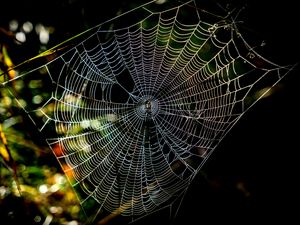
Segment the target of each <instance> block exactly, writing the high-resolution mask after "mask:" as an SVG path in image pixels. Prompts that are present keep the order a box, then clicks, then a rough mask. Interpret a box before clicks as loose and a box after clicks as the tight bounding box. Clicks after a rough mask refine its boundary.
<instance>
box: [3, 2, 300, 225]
mask: <svg viewBox="0 0 300 225" xmlns="http://www.w3.org/2000/svg"><path fill="white" fill-rule="evenodd" d="M142 2H146V1H117V0H110V1H92V0H85V1H83V0H61V1H60V0H52V1H50V0H47V1H45V0H40V1H37V0H36V1H34V0H29V1H21V0H19V1H18V0H10V1H2V2H1V3H0V8H1V14H0V26H1V27H5V26H7V24H8V21H10V20H11V19H17V20H19V21H27V20H29V21H32V22H34V23H38V22H41V23H43V24H45V25H49V26H53V27H55V29H56V30H55V34H53V36H52V37H51V38H50V43H49V47H51V45H52V46H54V45H55V44H57V43H59V42H61V41H63V40H65V39H66V38H68V37H71V36H72V35H75V34H77V33H79V32H82V31H84V30H85V29H86V28H88V27H91V26H93V25H96V24H98V23H100V22H103V21H105V20H106V19H108V18H112V17H114V16H115V15H116V13H117V12H118V10H120V9H121V10H125V9H130V8H132V7H134V6H135V5H137V4H139V3H142ZM200 2H201V1H200ZM211 2H212V3H215V2H214V1H211ZM218 4H221V5H224V6H225V5H228V4H229V5H230V7H232V8H234V7H236V8H240V7H244V9H243V10H242V11H241V12H240V19H241V20H242V21H243V26H244V27H245V30H248V31H250V32H252V33H254V34H255V36H256V37H257V38H258V40H259V39H261V40H263V41H265V42H266V46H265V47H264V49H263V53H264V54H265V56H266V58H268V59H271V60H273V61H275V62H277V63H279V64H293V63H296V62H298V61H299V60H300V57H299V50H300V48H299V47H300V36H299V34H298V33H299V31H298V30H299V28H300V26H299V24H298V21H300V20H299V7H298V6H297V1H293V0H285V1H276V2H274V1H267V0H260V1H259V0H248V1H246V0H242V1H237V0H236V1H233V0H231V1H230V0H226V1H225V0H223V1H222V0H221V1H218ZM249 41H250V42H251V41H252V40H249ZM37 52H38V46H37V45H36V43H35V41H34V40H32V43H30V42H28V43H26V45H25V44H24V46H22V47H18V48H17V49H16V51H15V52H14V56H13V57H14V59H15V61H20V62H21V61H22V60H25V59H27V58H30V57H32V56H34V55H35V54H37ZM299 80H300V79H299V68H298V67H296V68H295V70H294V71H291V72H290V73H289V74H288V75H287V76H286V77H285V78H284V79H283V80H281V82H280V83H279V84H278V85H277V86H276V87H275V88H274V91H273V94H272V95H271V96H269V97H267V98H263V99H261V100H260V101H259V102H258V103H256V105H255V106H254V107H252V108H251V109H250V110H249V111H248V112H247V113H246V114H245V115H244V116H243V117H242V119H241V120H240V121H239V122H238V123H237V124H236V126H235V127H233V129H232V130H231V132H229V134H228V135H227V136H226V137H225V139H224V140H223V142H222V143H221V144H220V145H219V146H218V148H217V149H216V151H215V152H214V153H213V154H212V156H211V157H210V159H209V160H208V161H207V162H206V164H205V165H204V167H203V168H202V172H200V173H199V174H198V175H197V177H196V178H195V180H194V182H193V183H192V184H191V186H190V189H189V190H188V192H187V194H186V196H185V198H184V200H183V203H182V205H181V207H180V209H179V213H178V216H177V217H176V218H175V220H174V222H173V224H175V225H177V224H178V225H179V224H183V223H186V224H195V225H196V224H197V225H198V224H218V223H222V224H258V223H260V224H272V223H274V222H279V223H281V224H297V223H299V217H298V215H297V214H298V211H299V207H298V204H299V200H300V198H299V190H300V189H299V185H298V184H297V183H298V181H299V171H300V163H299V158H298V152H299V151H300V148H299V139H300V138H299V131H298V128H299V115H300V114H299V112H300V110H299V103H300V102H299V97H300V95H299V91H300V89H299ZM165 214H166V215H167V214H168V213H167V212H166V213H165ZM168 223H169V222H168V218H167V216H165V215H164V213H163V212H161V214H154V215H153V216H150V217H147V218H145V220H141V221H140V222H138V223H137V224H168Z"/></svg>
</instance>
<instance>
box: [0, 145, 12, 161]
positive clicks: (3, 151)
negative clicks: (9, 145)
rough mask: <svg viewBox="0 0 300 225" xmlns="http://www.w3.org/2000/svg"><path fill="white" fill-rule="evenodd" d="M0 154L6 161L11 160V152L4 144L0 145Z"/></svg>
mask: <svg viewBox="0 0 300 225" xmlns="http://www.w3.org/2000/svg"><path fill="white" fill-rule="evenodd" d="M0 155H1V156H2V158H3V159H4V160H5V161H6V162H9V160H10V158H9V154H8V152H7V150H6V148H5V147H3V146H0Z"/></svg>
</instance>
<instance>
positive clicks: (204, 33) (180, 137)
mask: <svg viewBox="0 0 300 225" xmlns="http://www.w3.org/2000/svg"><path fill="white" fill-rule="evenodd" d="M155 2H156V1H152V2H150V3H146V4H144V5H142V6H140V7H137V8H135V9H134V10H131V11H129V12H128V13H125V14H122V15H121V16H117V17H115V18H113V19H111V20H109V21H107V22H104V23H101V24H100V25H98V26H96V27H93V28H91V29H89V30H87V31H86V32H83V33H81V34H79V35H77V36H76V37H74V38H72V39H70V40H67V41H66V42H64V43H62V44H60V45H59V46H56V47H54V48H52V49H50V50H48V51H46V52H44V53H42V54H41V55H39V56H37V57H35V58H33V59H31V60H30V61H28V62H26V63H25V64H23V65H21V66H19V67H18V68H16V69H18V71H19V73H18V75H17V76H16V77H15V78H13V79H8V80H6V81H5V82H3V84H2V85H3V86H5V87H7V88H9V89H10V91H11V92H12V94H13V95H15V96H16V97H17V101H18V102H19V104H20V105H21V106H22V108H23V109H24V110H25V112H26V113H27V114H28V115H29V116H30V118H31V119H32V121H33V122H34V123H35V125H36V126H37V127H38V128H39V130H40V131H41V132H42V133H43V134H44V135H45V137H46V139H47V143H48V144H49V146H50V148H51V149H52V150H53V153H54V155H55V157H56V158H57V160H58V161H59V163H60V165H61V167H62V169H63V170H64V172H65V174H66V176H67V177H68V178H69V181H70V184H71V185H72V186H73V187H74V189H75V191H76V193H77V195H78V199H79V201H80V204H81V205H82V207H83V209H84V211H85V212H86V214H87V215H88V216H89V217H90V218H91V222H93V221H98V220H99V219H101V218H104V219H105V218H107V217H105V215H109V214H110V215H118V214H121V215H123V216H128V217H130V218H132V221H135V220H136V219H137V218H140V217H143V216H145V215H148V214H150V213H153V212H155V211H156V210H160V209H162V208H165V207H170V208H172V207H173V206H175V205H176V204H175V203H176V202H177V201H178V200H180V199H181V198H182V197H183V195H184V193H185V191H186V190H187V188H188V187H189V184H190V183H191V182H192V180H193V178H194V177H195V175H196V174H197V173H198V171H199V170H200V169H201V167H202V165H203V164H204V162H205V161H206V160H207V158H208V157H209V156H210V155H211V153H212V152H213V151H214V149H215V148H216V147H217V146H218V144H219V143H220V141H221V140H222V139H223V138H224V137H225V135H226V134H227V133H228V132H229V131H230V129H231V128H232V127H233V125H234V124H235V123H236V122H237V121H238V120H239V118H240V117H241V116H242V115H243V114H244V113H245V112H246V111H247V110H248V109H249V108H250V107H251V106H253V105H254V104H255V103H256V102H257V100H259V99H260V98H261V97H262V96H263V95H264V94H265V93H266V92H267V91H268V90H269V89H270V88H272V87H273V86H274V85H275V84H276V83H277V82H279V81H280V79H282V78H283V76H285V75H286V74H287V73H288V72H289V71H290V70H291V69H292V66H279V65H277V64H274V63H272V62H270V61H268V60H267V59H265V58H263V57H262V56H261V55H259V54H258V53H257V52H255V51H254V49H253V48H251V46H249V45H248V44H247V42H246V41H245V40H244V38H243V36H242V34H241V33H240V32H239V30H238V28H237V23H236V22H235V21H234V19H232V18H231V17H230V16H227V17H226V16H224V17H222V16H216V15H211V14H209V13H207V12H205V11H203V10H200V9H201V5H200V6H199V5H197V4H196V2H195V1H188V2H186V3H179V4H178V3H175V2H174V3H168V4H161V5H158V4H156V3H155ZM16 83H19V84H22V85H25V86H26V87H28V88H29V89H30V88H31V89H34V92H33V95H32V96H28V94H30V93H29V92H28V93H26V89H25V91H24V90H23V91H22V92H21V91H19V90H18V89H17V88H15V87H16ZM45 90H47V91H48V92H47V94H44V93H45ZM25 93H26V95H27V97H26V98H27V99H32V101H31V102H30V101H24V97H22V96H24V95H25ZM41 93H43V94H41ZM179 205H180V203H179ZM177 206H178V205H177Z"/></svg>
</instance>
